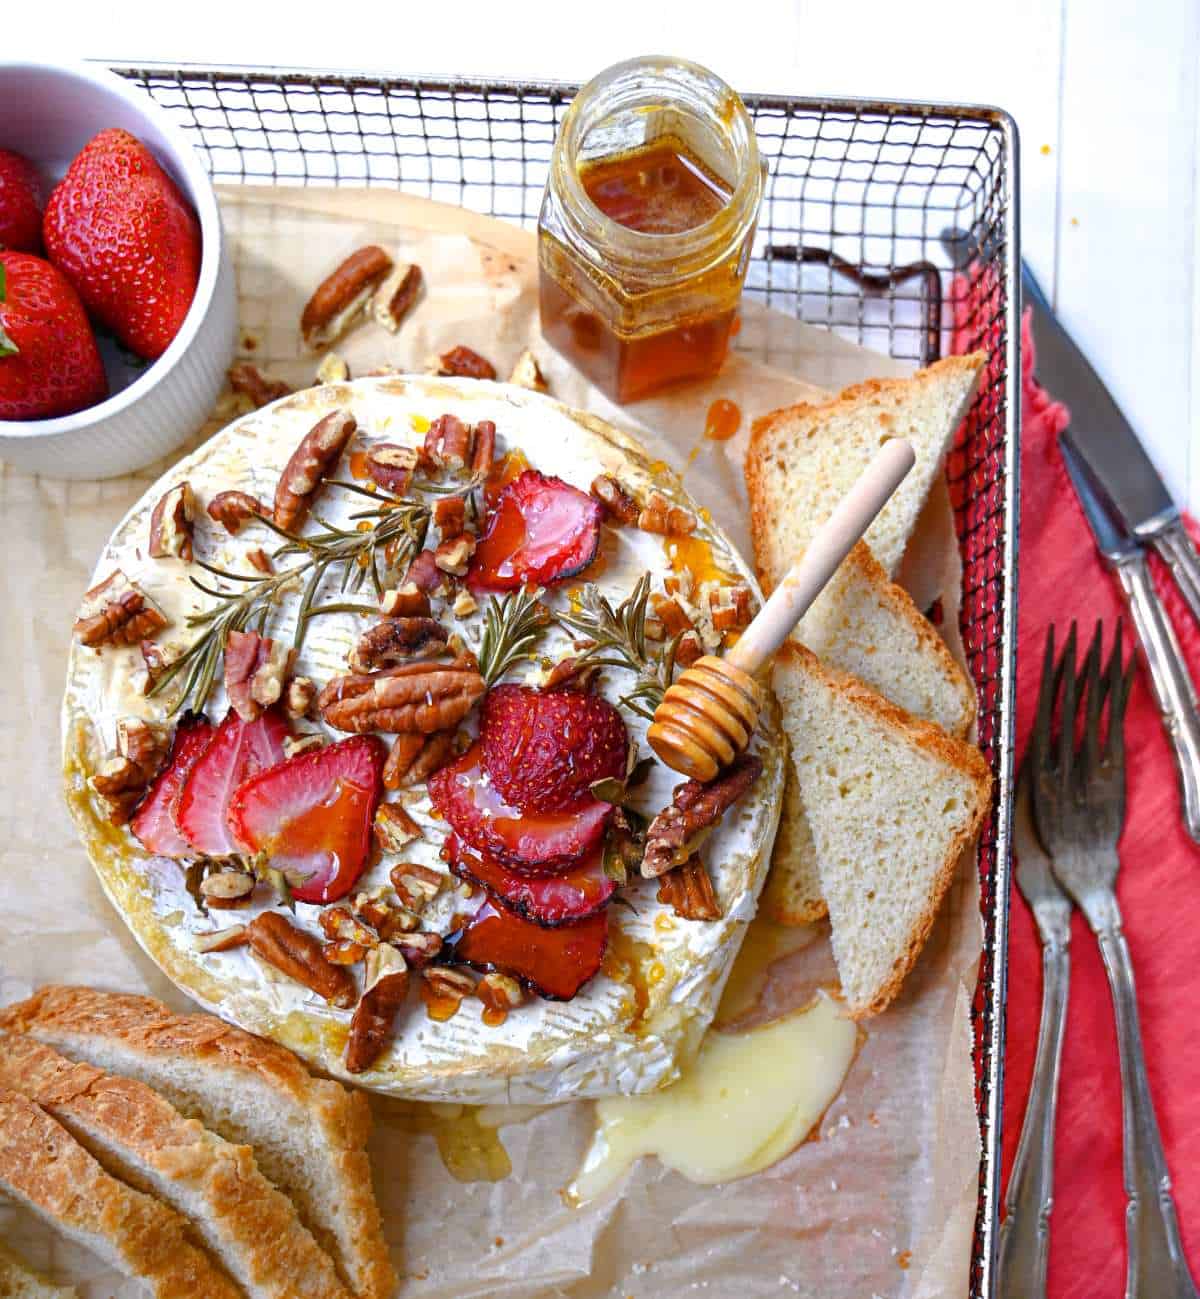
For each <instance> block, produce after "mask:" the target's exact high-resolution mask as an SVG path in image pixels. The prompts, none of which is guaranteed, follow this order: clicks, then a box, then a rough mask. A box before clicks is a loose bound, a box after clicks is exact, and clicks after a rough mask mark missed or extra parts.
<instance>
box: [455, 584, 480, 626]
mask: <svg viewBox="0 0 1200 1299" xmlns="http://www.w3.org/2000/svg"><path fill="white" fill-rule="evenodd" d="M450 608H451V609H452V610H453V611H454V616H455V617H456V618H469V617H470V616H471V615H472V614H473V613H478V612H479V601H478V600H476V599H475V597H474V596H473V595H472V594H471V592H470V591H468V590H467V588H466V587H465V586H464V587H463V589H462V590H461V591H459V593H458V594H457V595H456V596H455V597H454V603H453V604H452V605H451V606H450Z"/></svg>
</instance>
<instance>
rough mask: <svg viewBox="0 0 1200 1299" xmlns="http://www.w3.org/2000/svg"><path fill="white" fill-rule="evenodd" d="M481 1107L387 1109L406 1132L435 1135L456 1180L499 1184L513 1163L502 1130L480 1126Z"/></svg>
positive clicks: (406, 1104)
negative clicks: (502, 1137)
mask: <svg viewBox="0 0 1200 1299" xmlns="http://www.w3.org/2000/svg"><path fill="white" fill-rule="evenodd" d="M481 1108H482V1106H479V1105H424V1104H421V1103H420V1102H418V1101H411V1102H397V1103H395V1105H394V1106H389V1107H388V1117H389V1118H391V1119H394V1120H395V1121H396V1122H397V1123H398V1124H399V1126H400V1127H402V1128H403V1129H404V1130H405V1131H406V1132H411V1133H423V1134H425V1135H428V1136H432V1137H433V1138H434V1140H435V1141H436V1142H437V1148H438V1154H439V1155H441V1157H442V1163H443V1164H445V1166H446V1171H447V1172H448V1173H449V1174H450V1176H451V1177H453V1178H454V1179H455V1180H456V1181H459V1182H500V1181H503V1180H504V1178H506V1177H507V1176H508V1175H509V1174H510V1173H511V1172H512V1160H511V1159H509V1157H508V1151H507V1150H505V1148H504V1143H503V1142H502V1141H501V1140H500V1131H499V1129H498V1128H495V1127H487V1126H485V1125H484V1124H482V1123H480V1121H479V1111H480V1110H481Z"/></svg>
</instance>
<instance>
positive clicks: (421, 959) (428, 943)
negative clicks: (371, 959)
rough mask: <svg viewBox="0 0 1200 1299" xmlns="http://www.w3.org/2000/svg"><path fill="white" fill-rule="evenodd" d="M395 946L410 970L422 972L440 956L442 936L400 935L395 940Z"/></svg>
mask: <svg viewBox="0 0 1200 1299" xmlns="http://www.w3.org/2000/svg"><path fill="white" fill-rule="evenodd" d="M396 946H397V947H398V948H399V949H400V953H401V955H402V956H403V957H404V959H405V960H406V961H407V962H408V964H409V968H410V969H413V970H423V969H424V968H425V967H426V966H427V965H428V964H429V963H430V962H431V961H436V960H437V958H438V957H439V956H440V955H441V953H442V936H441V934H426V933H416V934H402V935H401V936H400V937H399V938H397V939H396Z"/></svg>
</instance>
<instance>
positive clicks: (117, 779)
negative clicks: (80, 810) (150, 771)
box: [88, 754, 148, 825]
mask: <svg viewBox="0 0 1200 1299" xmlns="http://www.w3.org/2000/svg"><path fill="white" fill-rule="evenodd" d="M147 783H148V782H147V781H146V780H145V778H144V777H143V775H142V772H141V769H140V768H139V767H138V765H137V763H136V762H132V761H130V759H129V758H125V757H122V756H121V755H120V754H114V755H113V756H112V757H111V758H105V759H104V761H103V762H102V763H101V764H100V768H99V770H98V771H97V772H96V773H95V774H94V775H92V776H90V777H89V778H88V784H89V785H90V786H91V787H92V789H94V790H95V791H96V793H97V794H99V795H100V798H101V800H102V801H103V803H104V805H105V807H106V809H107V812H108V819H109V821H110V822H111V823H112V824H113V825H125V824H126V823H127V822H128V821H129V818H130V817H131V816H132V815H133V812H134V809H135V808H136V807H137V805H138V803H140V802H141V800H142V795H143V794H145V792H146V785H147Z"/></svg>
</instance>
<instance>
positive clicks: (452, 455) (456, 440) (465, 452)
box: [425, 415, 474, 469]
mask: <svg viewBox="0 0 1200 1299" xmlns="http://www.w3.org/2000/svg"><path fill="white" fill-rule="evenodd" d="M473 445H474V434H473V432H472V429H471V426H470V425H469V424H464V423H463V421H462V420H460V419H459V418H458V416H457V415H439V416H438V417H437V419H435V420H434V421H433V423H432V424H431V425H430V426H429V431H428V432H427V433H426V434H425V458H426V459H427V460H428V461H429V463H430V464H432V465H433V466H434V467H435V468H438V469H463V468H465V467H466V465H467V462H468V461H469V460H470V459H471V448H472V446H473Z"/></svg>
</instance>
